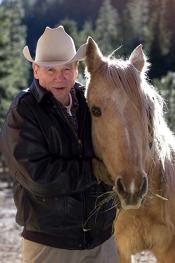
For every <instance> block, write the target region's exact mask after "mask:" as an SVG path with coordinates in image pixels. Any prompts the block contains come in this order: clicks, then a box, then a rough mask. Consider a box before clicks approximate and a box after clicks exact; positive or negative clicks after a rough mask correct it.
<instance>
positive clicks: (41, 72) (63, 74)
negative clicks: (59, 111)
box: [33, 62, 78, 106]
mask: <svg viewBox="0 0 175 263" xmlns="http://www.w3.org/2000/svg"><path fill="white" fill-rule="evenodd" d="M33 73H34V77H35V78H36V79H38V81H39V84H40V86H41V87H43V88H44V89H46V90H48V91H49V92H51V93H52V94H53V96H54V97H55V98H56V99H57V100H58V101H59V102H61V103H62V104H63V105H64V106H66V105H68V103H69V92H70V90H71V88H72V87H73V86H74V84H75V80H76V78H77V74H78V69H77V63H75V62H74V63H71V64H66V65H60V66H55V67H42V66H38V65H37V64H33Z"/></svg>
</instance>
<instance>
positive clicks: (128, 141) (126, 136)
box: [124, 127, 130, 147]
mask: <svg viewBox="0 0 175 263" xmlns="http://www.w3.org/2000/svg"><path fill="white" fill-rule="evenodd" d="M124 130H125V138H126V141H127V144H128V147H129V146H130V139H129V132H128V129H127V128H126V127H125V129H124Z"/></svg>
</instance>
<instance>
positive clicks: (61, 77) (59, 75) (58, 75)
mask: <svg viewBox="0 0 175 263" xmlns="http://www.w3.org/2000/svg"><path fill="white" fill-rule="evenodd" d="M55 79H56V80H57V81H62V80H64V79H65V75H64V72H62V71H60V72H56V74H55Z"/></svg>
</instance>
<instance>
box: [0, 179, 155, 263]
mask: <svg viewBox="0 0 175 263" xmlns="http://www.w3.org/2000/svg"><path fill="white" fill-rule="evenodd" d="M15 214H16V209H15V206H14V203H13V197H12V190H11V189H10V188H7V183H4V182H0V232H1V234H0V263H21V247H20V239H21V238H20V233H21V228H20V227H19V226H18V225H17V224H16V223H15ZM41 263H44V262H41ZM132 263H156V260H155V258H154V257H153V256H152V255H151V254H150V252H149V251H145V252H142V253H140V254H138V255H136V256H135V257H133V260H132Z"/></svg>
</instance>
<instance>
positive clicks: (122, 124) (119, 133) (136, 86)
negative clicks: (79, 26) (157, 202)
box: [86, 37, 149, 209]
mask: <svg viewBox="0 0 175 263" xmlns="http://www.w3.org/2000/svg"><path fill="white" fill-rule="evenodd" d="M145 63H146V59H145V55H144V53H143V50H142V46H141V45H139V46H138V47H137V48H136V49H135V50H134V51H133V52H132V54H131V56H130V58H129V60H126V61H125V60H121V59H112V58H106V57H104V56H103V55H102V53H101V51H100V49H99V47H98V45H97V44H96V43H95V41H94V40H93V39H92V38H90V37H89V38H88V40H87V51H86V66H87V72H88V80H87V101H88V105H89V108H90V112H91V116H92V139H93V144H94V148H95V153H96V155H97V156H98V158H99V159H101V160H102V161H103V162H104V164H105V166H106V168H107V170H108V172H109V174H110V177H111V178H112V181H113V185H114V186H115V190H116V192H117V194H118V197H119V199H120V202H121V206H122V208H123V209H134V208H139V207H140V205H141V203H142V201H143V200H144V197H145V195H146V193H147V191H148V179H147V156H148V152H149V143H148V140H149V129H148V127H149V123H148V111H147V110H148V109H147V108H146V107H145V105H146V103H145V101H146V100H147V98H146V95H145V94H144V93H143V89H142V84H141V83H142V77H141V75H142V74H143V69H144V66H145Z"/></svg>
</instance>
